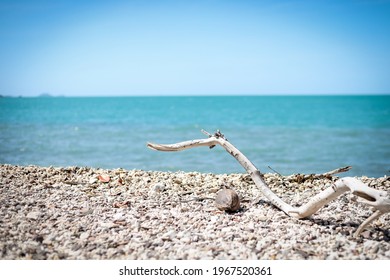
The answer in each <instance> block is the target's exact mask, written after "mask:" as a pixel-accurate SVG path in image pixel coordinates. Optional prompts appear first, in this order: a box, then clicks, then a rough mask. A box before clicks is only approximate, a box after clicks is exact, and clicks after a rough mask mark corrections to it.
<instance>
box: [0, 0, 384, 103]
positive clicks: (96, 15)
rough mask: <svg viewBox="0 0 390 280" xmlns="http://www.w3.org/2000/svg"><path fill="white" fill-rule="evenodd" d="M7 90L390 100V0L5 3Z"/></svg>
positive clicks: (3, 80) (2, 57)
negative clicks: (382, 96) (385, 97)
mask: <svg viewBox="0 0 390 280" xmlns="http://www.w3.org/2000/svg"><path fill="white" fill-rule="evenodd" d="M0 42H1V43H0V94H2V95H13V96H17V95H24V96H35V95H39V94H41V93H50V94H53V95H66V96H76V95H83V96H96V95H186V94H190V95H217V94H237V95H238V94H339V93H342V94H388V93H390V1H383V0H382V1H380V0H377V1H376V0H371V1H370V0H350V1H347V0H345V1H343V0H339V1H332V0H328V1H321V0H319V1H308V0H297V1H285V0H263V1H262V0H259V1H246V0H241V1H238V0H237V1H231V0H226V1H220V0H209V1H205V0H204V1H203V0H199V1H165V0H161V1H119V0H112V1H69V0H66V1H42V0H38V1H19V0H12V1H11V0H9V1H8V0H6V1H3V0H0Z"/></svg>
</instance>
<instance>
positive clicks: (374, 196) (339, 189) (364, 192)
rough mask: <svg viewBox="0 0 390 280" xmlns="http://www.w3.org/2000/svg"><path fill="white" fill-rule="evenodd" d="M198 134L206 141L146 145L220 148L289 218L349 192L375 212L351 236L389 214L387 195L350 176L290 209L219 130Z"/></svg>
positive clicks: (160, 148)
mask: <svg viewBox="0 0 390 280" xmlns="http://www.w3.org/2000/svg"><path fill="white" fill-rule="evenodd" d="M202 132H203V133H204V134H206V135H207V136H208V138H206V139H198V140H191V141H185V142H180V143H176V144H168V145H164V144H153V143H148V144H147V146H148V147H149V148H150V149H153V150H158V151H165V152H174V151H181V150H186V149H190V148H195V147H201V146H206V147H210V148H213V147H214V146H216V145H220V146H222V147H223V148H224V149H225V150H226V151H227V152H228V153H229V154H231V155H232V156H233V157H234V158H235V159H236V160H237V161H238V162H239V163H240V164H241V165H242V166H243V167H244V168H245V170H246V171H247V172H248V173H249V174H250V176H251V177H252V180H253V181H254V183H255V184H256V186H257V187H259V188H260V190H261V192H262V193H263V195H264V196H265V197H266V198H267V199H269V200H270V201H271V203H272V204H274V205H275V206H276V207H278V208H279V209H280V210H282V211H283V212H285V213H286V214H287V215H289V216H290V217H293V218H297V219H302V218H305V217H308V216H310V215H312V214H313V213H315V212H317V211H318V210H319V209H320V208H322V207H323V206H324V205H325V204H328V203H329V202H331V201H333V200H334V199H336V198H337V197H339V196H340V195H341V194H343V193H345V192H347V191H351V192H352V194H354V195H356V196H358V202H361V203H364V204H366V205H369V206H371V207H373V208H374V209H375V212H374V213H373V214H372V215H371V216H370V217H369V218H367V219H366V220H365V221H364V222H363V223H362V224H361V225H360V226H359V228H358V229H357V230H356V232H355V236H359V235H360V233H361V232H362V231H363V229H364V228H365V227H366V226H367V225H368V224H369V223H371V222H372V221H374V220H375V219H378V218H379V217H380V216H381V215H383V214H384V213H388V212H390V197H389V195H388V194H387V192H385V191H379V190H375V189H373V188H370V187H368V186H367V185H366V184H364V183H363V182H361V181H359V180H357V179H355V178H352V177H344V178H341V179H339V180H337V181H336V182H335V183H334V185H333V186H331V187H329V188H327V189H325V190H323V191H322V192H320V193H318V194H317V195H315V196H314V197H312V198H311V200H310V201H309V202H307V203H306V204H304V205H302V206H300V207H293V206H291V205H289V204H288V203H286V202H284V201H283V200H282V199H281V198H279V197H278V196H277V195H276V194H275V193H274V192H272V190H271V189H270V188H269V187H268V185H267V183H266V182H265V180H264V178H263V175H262V173H261V172H260V171H259V170H258V169H257V168H256V167H255V165H254V164H253V163H252V162H251V161H250V160H249V159H248V158H247V157H246V156H245V155H244V154H242V153H241V152H240V151H239V150H238V149H237V148H236V147H235V146H233V145H232V144H231V143H230V142H229V141H228V140H227V139H226V138H225V136H224V135H223V134H222V133H221V132H220V131H217V132H216V133H215V134H213V135H211V134H210V133H208V132H205V131H202ZM349 169H350V167H349V166H348V167H344V168H341V169H340V168H339V169H336V170H333V171H330V172H327V173H324V174H318V175H320V176H321V177H328V176H332V175H333V174H336V173H340V172H345V171H347V170H349ZM318 175H317V176H318Z"/></svg>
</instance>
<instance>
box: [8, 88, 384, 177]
mask: <svg viewBox="0 0 390 280" xmlns="http://www.w3.org/2000/svg"><path fill="white" fill-rule="evenodd" d="M201 129H205V130H207V131H209V132H212V133H213V132H215V130H217V129H219V130H221V132H222V133H224V134H225V136H226V137H227V138H228V140H229V141H230V142H231V143H233V144H234V145H235V146H236V147H237V148H238V149H240V150H241V151H242V152H243V153H244V154H245V155H246V156H247V157H248V158H249V159H250V160H251V161H252V162H253V163H254V164H255V165H256V166H257V167H258V168H259V169H260V170H261V171H262V172H264V173H265V172H273V171H272V170H270V169H269V168H268V166H270V167H271V168H273V169H274V170H276V171H278V172H279V173H281V174H283V175H288V174H292V173H322V172H326V171H329V170H332V169H335V168H338V167H342V166H346V165H351V166H352V167H353V169H352V170H351V171H349V172H348V173H345V174H344V175H345V176H347V175H350V176H355V175H356V176H362V175H366V176H372V177H380V176H383V175H390V171H389V170H390V95H384V96H220V97H216V96H207V97H99V98H93V97H88V98H82V97H78V98H70V97H55V98H42V97H41V98H8V97H7V98H0V163H2V164H3V163H8V164H18V165H30V164H34V165H40V166H75V165H77V166H90V167H96V168H97V167H100V168H120V167H121V168H125V169H143V170H161V171H179V170H183V171H199V172H206V173H233V172H245V170H244V169H243V168H242V167H241V166H240V165H239V164H238V163H237V162H236V161H235V159H234V158H233V157H232V156H230V155H229V154H228V153H226V152H225V150H223V149H222V148H221V147H216V148H214V149H211V150H210V149H208V148H207V147H202V148H196V149H191V150H186V151H182V152H176V153H163V152H157V151H152V150H149V149H147V148H146V143H147V142H156V143H175V142H179V141H184V140H190V139H197V138H204V137H206V136H204V135H203V134H202V133H201V132H200V130H201ZM344 175H343V176H344Z"/></svg>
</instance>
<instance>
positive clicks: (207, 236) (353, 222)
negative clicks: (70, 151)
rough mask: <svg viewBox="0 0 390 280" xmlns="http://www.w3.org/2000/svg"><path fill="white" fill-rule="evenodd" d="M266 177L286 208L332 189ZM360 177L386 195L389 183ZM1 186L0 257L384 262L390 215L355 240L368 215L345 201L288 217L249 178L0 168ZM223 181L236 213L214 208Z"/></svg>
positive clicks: (389, 251) (389, 247)
mask: <svg viewBox="0 0 390 280" xmlns="http://www.w3.org/2000/svg"><path fill="white" fill-rule="evenodd" d="M265 178H266V181H267V182H268V183H269V185H270V187H271V188H272V190H274V191H275V192H276V193H277V194H278V195H279V196H281V197H282V198H283V199H284V200H285V201H287V202H290V203H291V204H302V203H304V202H306V201H307V200H308V198H309V197H311V196H312V195H314V194H316V193H318V192H319V191H320V190H322V189H324V188H326V187H327V186H330V184H331V183H332V181H331V180H329V179H307V180H304V181H303V182H299V183H298V182H297V179H298V177H297V176H296V175H291V176H288V177H283V178H282V177H280V176H278V175H276V174H266V175H265ZM108 179H109V181H108V182H104V181H107V180H108ZM359 179H361V180H362V181H364V182H365V183H367V184H369V186H371V187H373V188H375V189H381V190H387V191H389V190H390V177H382V178H367V177H361V178H359ZM0 180H1V181H0V202H1V203H0V209H1V210H0V211H1V217H2V218H1V220H0V258H1V259H191V260H192V259H241V260H242V259H390V229H389V225H390V215H385V216H382V217H381V218H380V219H379V220H377V221H375V222H374V223H373V224H371V226H370V227H369V228H368V229H367V230H365V231H364V232H363V234H362V236H361V237H359V238H354V237H353V236H352V234H353V232H354V231H355V230H356V228H357V227H358V226H359V224H360V223H361V222H362V221H363V220H364V219H365V218H367V217H368V216H369V215H370V214H371V209H369V208H368V207H366V206H364V205H362V204H358V203H356V201H355V200H354V196H352V195H350V194H346V195H343V196H341V197H340V198H339V199H337V200H336V201H334V202H331V203H330V204H329V205H327V206H325V207H324V208H322V209H321V210H320V211H319V212H318V213H316V214H314V215H313V216H312V217H311V218H310V219H304V220H295V219H292V218H289V217H288V216H286V215H285V214H284V213H283V212H281V211H280V210H278V209H276V208H275V207H273V206H272V205H270V204H269V203H268V202H267V200H266V199H265V198H264V197H263V196H262V194H261V193H260V192H259V190H258V189H257V188H256V186H255V185H254V184H253V182H252V180H251V178H250V177H249V175H247V174H229V175H215V174H203V173H196V172H193V173H183V172H176V173H168V172H146V171H139V170H123V169H115V170H103V169H92V168H85V167H83V168H80V167H69V168H53V167H48V168H42V167H36V166H27V167H21V166H11V165H0ZM223 184H227V185H230V186H231V187H232V188H233V189H235V190H236V191H237V192H238V194H239V195H240V197H241V201H242V203H241V206H242V207H241V209H240V210H239V211H238V212H235V213H230V214H229V213H225V212H222V211H219V210H218V209H216V207H215V205H214V201H213V198H214V197H215V195H216V192H217V191H218V190H219V189H220V188H221V186H222V185H223Z"/></svg>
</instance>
